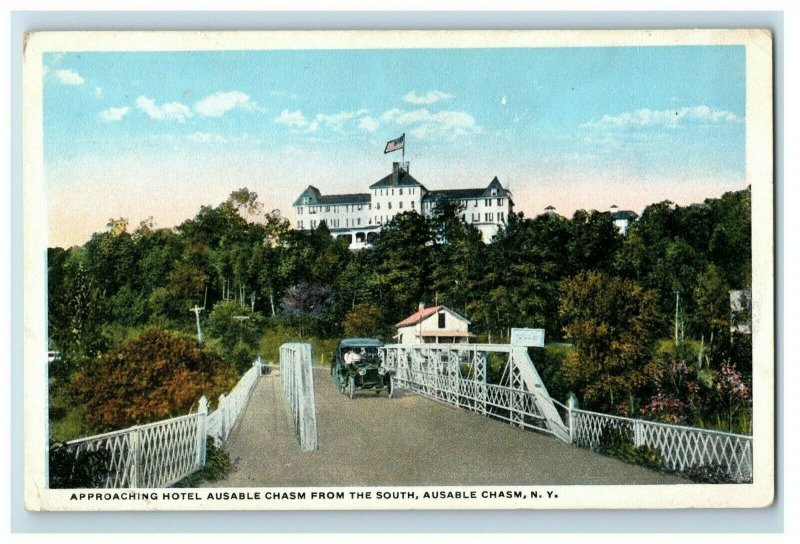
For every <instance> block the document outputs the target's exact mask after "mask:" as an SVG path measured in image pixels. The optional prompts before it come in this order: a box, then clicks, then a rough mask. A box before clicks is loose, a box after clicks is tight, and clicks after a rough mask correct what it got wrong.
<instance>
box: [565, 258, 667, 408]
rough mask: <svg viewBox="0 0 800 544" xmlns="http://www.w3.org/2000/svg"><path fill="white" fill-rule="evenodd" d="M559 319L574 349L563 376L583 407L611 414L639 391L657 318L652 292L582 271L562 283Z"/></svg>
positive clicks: (595, 273)
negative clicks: (581, 398)
mask: <svg viewBox="0 0 800 544" xmlns="http://www.w3.org/2000/svg"><path fill="white" fill-rule="evenodd" d="M561 318H562V320H563V322H564V324H565V325H564V332H565V333H566V338H567V339H568V340H569V341H571V342H572V343H573V344H574V346H575V349H574V350H572V351H571V352H570V353H569V354H568V355H567V357H566V359H565V361H564V372H565V376H566V379H567V381H568V382H569V384H570V386H571V387H572V388H573V389H574V390H575V391H576V392H577V393H579V394H581V395H582V396H583V401H584V402H585V403H586V405H587V406H589V407H590V408H593V409H597V410H603V411H609V410H615V409H616V408H617V406H618V404H619V403H621V402H623V401H626V400H627V399H628V398H629V397H630V396H632V395H634V396H635V395H638V394H639V393H640V388H641V387H642V386H644V385H645V384H646V381H647V380H646V376H645V373H644V368H645V365H646V363H647V362H648V360H649V353H650V349H651V346H652V343H653V341H654V340H655V338H656V336H657V331H658V324H659V322H660V319H661V317H660V315H659V313H658V308H657V305H656V297H655V294H654V293H653V292H651V291H647V290H645V289H643V288H642V287H641V286H640V285H638V284H636V283H634V282H633V281H630V280H624V279H621V278H618V277H614V276H609V275H607V274H604V273H602V272H581V273H579V274H578V275H576V276H575V277H573V278H570V279H568V280H565V281H564V282H563V283H562V297H561Z"/></svg>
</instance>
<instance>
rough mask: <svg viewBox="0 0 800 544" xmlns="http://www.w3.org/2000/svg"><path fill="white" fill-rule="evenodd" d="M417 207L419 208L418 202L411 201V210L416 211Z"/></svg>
mask: <svg viewBox="0 0 800 544" xmlns="http://www.w3.org/2000/svg"><path fill="white" fill-rule="evenodd" d="M416 207H417V203H416V202H414V201H413V200H412V201H411V209H412V210H413V209H415V208H416Z"/></svg>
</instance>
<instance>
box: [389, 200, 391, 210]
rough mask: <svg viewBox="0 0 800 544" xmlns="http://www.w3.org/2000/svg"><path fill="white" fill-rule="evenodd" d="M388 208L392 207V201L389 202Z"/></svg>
mask: <svg viewBox="0 0 800 544" xmlns="http://www.w3.org/2000/svg"><path fill="white" fill-rule="evenodd" d="M389 209H390V210H391V209H392V203H391V202H389Z"/></svg>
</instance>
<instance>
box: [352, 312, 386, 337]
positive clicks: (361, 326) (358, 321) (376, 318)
mask: <svg viewBox="0 0 800 544" xmlns="http://www.w3.org/2000/svg"><path fill="white" fill-rule="evenodd" d="M380 330H381V310H380V308H378V307H377V306H373V305H372V304H359V305H357V306H355V307H354V308H353V309H352V310H350V311H349V312H348V313H347V316H346V317H345V319H344V333H345V335H346V336H362V337H372V336H379V333H380Z"/></svg>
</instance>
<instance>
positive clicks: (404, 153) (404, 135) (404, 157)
mask: <svg viewBox="0 0 800 544" xmlns="http://www.w3.org/2000/svg"><path fill="white" fill-rule="evenodd" d="M405 167H406V133H405V132H404V133H403V168H405ZM406 170H408V168H406Z"/></svg>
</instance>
